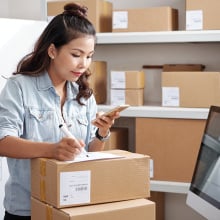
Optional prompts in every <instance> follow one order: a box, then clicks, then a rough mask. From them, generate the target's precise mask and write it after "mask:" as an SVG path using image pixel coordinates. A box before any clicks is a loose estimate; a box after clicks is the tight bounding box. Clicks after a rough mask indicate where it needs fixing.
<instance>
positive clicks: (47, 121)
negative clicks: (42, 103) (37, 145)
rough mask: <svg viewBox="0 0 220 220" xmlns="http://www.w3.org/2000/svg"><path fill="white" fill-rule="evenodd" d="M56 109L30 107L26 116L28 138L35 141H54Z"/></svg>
mask: <svg viewBox="0 0 220 220" xmlns="http://www.w3.org/2000/svg"><path fill="white" fill-rule="evenodd" d="M54 115H55V113H54V111H53V110H45V109H38V108H28V111H27V118H26V124H27V126H26V128H27V129H26V136H27V139H31V140H34V141H53V139H54V138H53V137H54Z"/></svg>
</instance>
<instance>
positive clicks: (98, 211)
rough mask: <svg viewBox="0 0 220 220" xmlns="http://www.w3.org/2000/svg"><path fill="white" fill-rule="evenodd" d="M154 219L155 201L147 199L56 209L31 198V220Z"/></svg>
mask: <svg viewBox="0 0 220 220" xmlns="http://www.w3.org/2000/svg"><path fill="white" fill-rule="evenodd" d="M49 219H53V220H88V219H90V220H94V219H95V220H110V219H114V220H124V219H126V220H146V219H147V220H156V218H155V203H154V202H152V201H150V200H147V199H137V200H128V201H121V202H113V203H105V204H98V205H89V206H80V207H71V208H63V209H56V208H54V207H52V206H50V205H48V204H45V203H43V202H40V201H39V200H36V199H34V198H31V220H49Z"/></svg>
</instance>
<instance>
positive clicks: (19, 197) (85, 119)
mask: <svg viewBox="0 0 220 220" xmlns="http://www.w3.org/2000/svg"><path fill="white" fill-rule="evenodd" d="M77 93H78V85H77V84H76V83H72V82H68V83H67V98H66V101H65V103H64V105H63V109H62V112H61V107H60V106H61V102H60V97H59V96H58V95H57V94H56V91H55V89H54V87H53V85H52V82H51V80H50V77H49V75H48V74H47V73H44V74H43V75H40V76H37V77H34V76H24V75H15V76H12V77H10V78H9V79H8V80H7V83H6V85H5V87H4V89H3V90H2V92H1V94H0V125H1V126H0V139H2V138H4V137H5V136H15V137H21V138H24V139H28V140H32V141H37V142H58V141H60V140H61V138H62V137H63V134H62V133H61V131H60V129H59V124H61V123H63V122H66V123H67V125H68V128H69V130H70V132H72V133H73V134H74V136H75V137H76V138H78V139H82V140H84V141H85V143H86V148H87V150H88V143H89V142H90V141H91V140H92V139H93V138H94V137H95V130H96V128H95V127H94V126H93V125H91V123H90V122H91V120H92V119H94V118H95V116H96V112H97V105H96V102H95V98H94V96H91V97H90V98H89V99H88V100H84V99H83V100H82V101H83V103H84V104H85V105H79V104H78V102H77V101H76V100H75V98H76V94H77ZM15 147H16V146H15ZM7 162H8V168H9V179H8V181H7V183H6V186H5V199H4V207H5V209H6V210H7V211H8V212H9V213H11V214H14V215H21V216H30V214H31V213H30V159H15V158H7Z"/></svg>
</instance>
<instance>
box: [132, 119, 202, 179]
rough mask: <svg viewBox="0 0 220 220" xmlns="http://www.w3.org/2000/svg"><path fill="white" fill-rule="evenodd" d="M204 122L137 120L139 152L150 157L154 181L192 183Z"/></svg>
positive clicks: (200, 120) (195, 120)
mask: <svg viewBox="0 0 220 220" xmlns="http://www.w3.org/2000/svg"><path fill="white" fill-rule="evenodd" d="M205 122H206V120H203V119H167V118H136V134H135V135H136V144H135V147H136V152H137V153H141V154H148V155H150V157H151V159H152V167H151V170H152V173H153V177H152V179H153V180H160V181H175V182H187V183H189V182H191V178H192V174H193V169H194V166H195V162H196V158H197V154H198V151H199V147H200V143H201V139H202V135H203V131H204V128H205Z"/></svg>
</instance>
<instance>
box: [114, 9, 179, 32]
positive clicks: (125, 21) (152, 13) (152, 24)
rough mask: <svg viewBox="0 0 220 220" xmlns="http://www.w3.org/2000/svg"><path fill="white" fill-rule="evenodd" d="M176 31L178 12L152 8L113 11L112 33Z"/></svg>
mask: <svg viewBox="0 0 220 220" xmlns="http://www.w3.org/2000/svg"><path fill="white" fill-rule="evenodd" d="M172 30H178V10H177V9H173V8H171V7H166V6H165V7H152V8H137V9H121V10H113V28H112V31H113V32H143V31H172Z"/></svg>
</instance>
